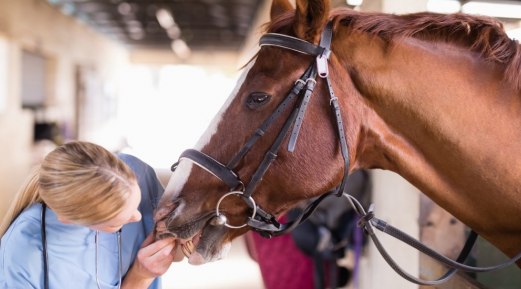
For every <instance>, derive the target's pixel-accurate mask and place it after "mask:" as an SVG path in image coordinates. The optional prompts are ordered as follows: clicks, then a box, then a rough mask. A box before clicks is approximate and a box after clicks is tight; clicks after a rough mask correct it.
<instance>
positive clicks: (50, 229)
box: [0, 141, 182, 289]
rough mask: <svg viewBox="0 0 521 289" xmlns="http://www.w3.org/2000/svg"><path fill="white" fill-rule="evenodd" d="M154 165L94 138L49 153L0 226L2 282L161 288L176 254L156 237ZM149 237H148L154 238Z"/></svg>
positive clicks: (171, 244) (170, 242)
mask: <svg viewBox="0 0 521 289" xmlns="http://www.w3.org/2000/svg"><path fill="white" fill-rule="evenodd" d="M162 193H163V188H162V186H161V185H160V183H159V180H158V179H157V177H156V174H155V172H154V170H153V169H152V168H151V167H150V166H148V165H147V164H145V163H144V162H142V161H141V160H139V159H137V158H135V157H133V156H130V155H125V154H119V155H114V154H112V153H110V152H109V151H107V150H106V149H104V148H102V147H100V146H98V145H95V144H92V143H88V142H80V141H75V142H70V143H67V144H65V145H62V146H60V147H58V148H56V149H55V150H54V151H52V152H51V153H49V154H48V155H47V156H46V157H45V159H44V160H43V162H42V164H41V165H40V167H39V168H38V169H36V170H35V172H34V173H33V174H32V176H31V177H30V178H29V180H28V182H27V184H26V185H25V186H24V187H23V188H22V190H21V191H20V192H19V193H18V194H17V196H16V198H15V201H14V202H13V204H12V205H11V207H10V209H9V211H8V213H7V216H6V218H5V219H4V221H3V222H2V224H1V226H0V236H1V237H2V239H1V243H0V288H1V289H4V288H10V289H11V288H42V289H45V288H78V289H81V288H86V289H87V288H89V289H91V288H100V289H103V288H160V287H161V286H160V280H159V278H156V277H158V276H160V275H162V274H163V273H164V272H166V270H167V269H168V267H169V265H170V264H171V263H172V261H175V260H179V258H182V254H176V251H180V250H176V248H175V247H176V246H175V240H174V239H173V238H170V239H163V240H160V241H157V242H153V237H152V234H151V232H152V231H153V228H154V221H153V210H154V208H155V206H156V204H157V202H158V201H159V198H160V197H161V194H162ZM147 236H148V237H147Z"/></svg>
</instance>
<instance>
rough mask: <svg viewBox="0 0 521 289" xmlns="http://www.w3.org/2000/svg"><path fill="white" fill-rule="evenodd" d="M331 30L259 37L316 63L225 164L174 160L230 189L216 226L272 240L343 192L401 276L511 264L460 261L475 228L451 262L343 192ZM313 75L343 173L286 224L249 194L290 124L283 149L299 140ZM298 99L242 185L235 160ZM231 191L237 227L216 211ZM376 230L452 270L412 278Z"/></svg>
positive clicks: (192, 153) (199, 157) (197, 158)
mask: <svg viewBox="0 0 521 289" xmlns="http://www.w3.org/2000/svg"><path fill="white" fill-rule="evenodd" d="M332 31H333V24H332V22H329V23H328V24H327V25H326V27H325V28H324V31H323V32H322V35H321V40H320V44H319V45H315V44H313V43H310V42H307V41H304V40H302V39H299V38H295V37H291V36H288V35H284V34H277V33H267V34H265V35H263V36H262V37H261V39H260V42H259V44H260V46H261V47H262V46H274V47H279V48H282V49H289V50H292V51H296V52H298V53H303V54H307V55H311V56H315V57H316V58H315V61H313V62H312V63H311V64H310V66H309V67H308V68H307V69H306V70H305V72H304V73H303V74H302V76H301V77H300V78H299V79H297V81H296V82H295V85H294V86H293V88H292V89H291V90H290V92H289V93H288V95H287V96H286V98H285V99H284V100H283V101H282V102H281V103H280V104H279V105H278V106H277V108H276V109H275V111H274V112H273V113H272V114H271V115H270V116H269V117H268V118H267V119H266V120H265V121H264V122H263V123H262V124H261V126H260V127H259V128H257V130H256V131H255V132H254V134H253V135H252V136H250V138H249V139H248V140H247V141H246V143H245V144H244V145H243V147H242V148H241V149H240V150H239V152H238V153H237V154H236V155H235V156H234V157H233V158H232V159H231V160H230V161H229V162H228V164H226V165H224V164H222V163H220V162H219V161H217V160H215V159H214V158H212V157H211V156H209V155H207V154H205V153H203V152H201V151H198V150H194V149H188V150H186V151H184V152H183V153H182V154H181V156H180V157H179V161H181V160H183V159H186V160H190V161H191V162H193V163H194V164H196V165H197V166H199V167H201V168H203V169H204V170H206V171H207V172H209V173H211V174H212V175H214V176H216V177H217V178H219V179H221V180H222V181H223V182H224V183H225V184H226V185H227V186H228V187H229V188H230V191H229V192H228V193H226V194H224V195H223V196H222V197H221V198H220V199H219V201H218V202H217V206H216V209H215V214H216V217H218V220H219V223H218V224H220V225H224V226H226V227H228V228H234V229H236V228H243V227H245V226H249V227H251V228H252V229H253V230H255V231H256V232H258V233H259V234H261V235H262V236H263V237H267V238H271V237H272V236H279V235H282V234H285V233H288V232H290V231H291V230H293V229H294V228H295V227H297V226H298V225H299V224H301V223H302V222H304V221H305V220H306V219H307V218H308V217H309V216H310V215H311V214H312V213H313V211H314V210H315V209H316V208H317V207H318V205H319V204H320V203H321V202H322V201H323V200H324V199H325V198H327V197H329V196H331V195H336V196H337V197H340V196H344V197H346V198H347V199H348V200H349V202H350V204H351V206H352V207H353V209H354V210H355V212H356V213H357V214H358V215H359V216H360V219H359V221H358V226H359V227H362V228H364V230H365V232H366V233H367V234H368V235H369V236H370V237H371V239H372V241H373V243H374V244H375V246H376V248H377V249H378V251H379V252H380V254H381V255H382V257H383V258H384V259H385V261H386V262H387V263H388V264H389V265H390V266H391V268H392V269H393V270H394V271H395V272H396V273H398V274H399V275H400V276H402V277H403V278H404V279H406V280H408V281H410V282H413V283H416V284H419V285H437V284H441V283H443V282H445V281H447V280H448V279H449V278H450V277H452V276H453V275H454V274H455V273H456V272H457V271H458V270H462V271H466V272H488V271H493V270H498V269H501V268H504V267H507V266H509V265H512V264H514V263H515V262H516V261H517V260H519V259H521V253H519V254H518V255H516V256H515V257H513V258H512V259H510V260H508V261H506V262H505V263H502V264H499V265H496V266H491V267H473V266H468V265H465V264H463V263H462V262H464V261H465V259H466V258H467V257H468V255H469V254H470V251H471V249H472V247H473V245H474V243H475V241H476V239H477V237H478V235H477V234H476V233H475V232H474V231H471V233H470V234H469V237H468V239H467V241H466V242H465V245H464V247H463V249H462V251H461V253H460V254H459V256H458V258H457V259H456V261H454V260H452V259H450V258H447V257H445V256H443V255H441V254H439V253H437V252H435V251H434V250H432V249H430V248H429V247H427V246H425V245H423V244H422V243H420V242H419V241H418V240H416V239H414V238H413V237H411V236H409V235H407V234H406V233H404V232H403V231H400V230H399V229H397V228H395V227H393V226H391V225H389V224H387V223H386V222H385V221H383V220H381V219H378V218H376V217H375V216H374V212H373V209H374V206H373V205H371V206H370V207H369V209H368V211H365V210H364V208H363V206H362V205H361V204H360V203H359V202H358V200H357V199H356V198H354V197H353V196H351V195H349V194H347V193H345V192H344V188H345V185H346V181H347V177H348V174H349V148H348V144H347V139H346V134H345V132H344V124H343V120H342V115H341V111H340V105H339V104H338V98H337V97H336V96H335V94H334V91H333V87H332V85H331V80H330V78H329V72H328V60H329V56H330V55H331V50H330V47H331V40H332V34H333V33H332ZM317 76H318V77H320V78H322V79H324V80H325V81H326V84H327V88H328V92H329V98H330V105H331V110H332V113H333V115H334V121H335V123H336V129H337V134H338V138H339V143H340V149H341V153H342V157H343V158H344V174H343V178H342V181H341V183H340V185H339V186H338V187H336V188H335V189H334V190H333V191H330V192H327V193H325V194H323V195H321V196H320V197H319V198H317V199H316V200H315V201H314V202H312V203H310V204H309V205H308V206H307V207H306V208H305V209H304V210H303V211H302V212H301V214H300V215H299V216H298V217H297V218H296V219H295V220H293V221H290V222H288V223H285V224H281V223H279V222H278V221H277V220H276V218H275V216H273V215H272V214H270V213H268V212H266V211H265V210H263V209H262V208H261V207H260V206H258V205H257V204H256V203H255V200H254V199H253V198H252V194H253V192H254V190H255V188H256V186H257V185H258V184H259V182H260V181H261V180H262V177H263V176H264V174H265V173H266V171H267V170H268V169H269V167H270V165H271V164H272V163H273V161H274V160H275V159H276V158H277V153H278V152H279V150H280V148H281V146H282V142H283V141H284V139H285V137H286V136H287V135H288V133H289V131H290V129H291V128H292V129H291V133H290V138H289V143H288V151H289V152H293V151H294V149H295V146H296V143H297V140H298V135H299V132H300V128H301V127H302V122H303V119H304V115H305V112H306V108H307V106H308V103H309V100H310V98H311V96H312V93H313V90H314V88H315V85H316V83H317V80H316V78H317ZM299 97H301V99H300V101H299V102H297V104H296V105H295V107H294V108H293V111H292V112H291V113H290V115H289V116H288V118H287V119H286V121H285V122H284V125H283V127H282V129H281V131H280V132H279V133H278V135H277V137H276V138H275V140H274V142H273V143H272V145H271V147H270V148H269V150H268V151H267V152H266V153H265V155H264V158H263V160H262V161H261V163H260V165H259V167H258V168H257V170H256V171H255V172H254V174H253V175H252V177H251V180H250V182H249V183H248V184H247V185H244V183H243V182H242V180H241V179H240V177H239V175H238V174H237V173H235V171H234V170H235V169H236V167H237V165H238V163H239V161H240V160H241V159H243V157H244V156H245V155H246V154H247V153H248V151H249V150H250V149H251V148H252V147H253V145H254V144H255V143H256V141H257V140H258V139H260V138H261V137H262V136H263V135H264V134H265V132H266V131H267V129H269V127H270V126H271V124H272V123H273V122H274V121H275V120H276V119H278V117H279V116H280V115H281V114H282V112H283V111H285V110H286V108H287V107H288V106H289V105H290V103H292V102H293V101H294V100H295V99H298V98H299ZM178 163H179V162H177V163H175V164H174V165H173V166H172V171H174V170H175V168H176V167H177V165H178ZM230 195H237V196H239V197H241V198H242V199H243V200H244V202H245V203H246V204H247V205H248V207H249V208H250V209H251V210H252V215H251V216H250V217H249V218H248V221H247V222H246V223H244V224H242V225H238V226H236V225H231V224H229V223H228V222H227V219H226V217H225V216H224V214H222V213H221V212H220V210H219V208H220V204H221V202H222V201H223V200H224V199H225V198H226V197H228V196H230ZM375 228H376V229H378V230H379V231H381V232H384V233H387V234H389V235H391V236H393V237H395V238H397V239H398V240H400V241H402V242H404V243H406V244H408V245H409V246H411V247H414V248H416V249H417V250H419V251H420V252H422V253H424V254H426V255H428V256H430V257H432V258H434V259H436V260H437V261H439V262H441V263H443V264H444V265H446V266H447V267H449V268H451V269H449V270H448V271H447V272H446V273H445V274H444V275H443V276H441V277H440V278H438V279H436V280H432V281H431V280H423V279H419V278H416V277H415V276H412V275H410V274H409V273H407V272H405V271H404V270H403V269H402V268H400V267H399V266H398V265H397V264H396V262H395V261H394V260H393V259H392V257H391V256H390V255H389V254H388V253H387V251H386V250H385V248H384V247H383V246H382V244H381V242H380V240H379V239H378V237H377V236H376V234H375V231H374V229H375Z"/></svg>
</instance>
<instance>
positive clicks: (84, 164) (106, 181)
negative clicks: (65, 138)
mask: <svg viewBox="0 0 521 289" xmlns="http://www.w3.org/2000/svg"><path fill="white" fill-rule="evenodd" d="M136 182H137V180H136V176H135V175H134V172H133V171H132V170H131V169H130V168H129V167H128V166H127V165H126V164H125V163H124V162H123V161H121V160H120V159H119V158H118V157H117V156H116V155H114V154H112V153H111V152H109V151H108V150H106V149H104V148H103V147H101V146H99V145H96V144H93V143H89V142H82V141H74V142H69V143H66V144H64V145H62V146H59V147H58V148H56V149H55V150H53V151H52V152H50V153H49V154H48V155H47V156H46V157H45V159H44V160H43V161H42V163H41V165H40V166H39V168H36V169H35V170H34V171H33V172H32V174H31V175H30V176H29V178H28V179H27V181H26V183H25V184H24V185H23V186H22V188H21V190H20V191H19V192H18V193H17V194H16V196H15V199H14V201H13V203H12V204H11V206H10V207H9V209H8V211H7V214H6V216H5V218H4V219H3V221H2V223H1V225H0V236H2V235H3V234H4V233H5V231H7V228H9V226H10V225H11V223H12V222H13V221H14V219H16V217H17V216H18V215H19V214H20V213H21V212H22V211H23V210H24V209H25V208H27V207H29V206H30V205H32V204H34V203H37V202H44V203H45V204H46V205H47V206H48V207H49V208H51V209H52V210H53V211H54V212H55V213H56V214H57V215H59V216H60V217H62V218H65V219H67V220H69V221H71V222H73V223H76V224H80V225H86V226H88V225H94V224H98V223H102V222H105V221H107V220H109V219H111V218H113V217H114V216H115V215H117V214H118V213H119V212H120V211H121V209H122V208H123V207H124V204H125V202H126V199H127V197H128V193H129V192H130V190H131V188H132V185H133V184H136Z"/></svg>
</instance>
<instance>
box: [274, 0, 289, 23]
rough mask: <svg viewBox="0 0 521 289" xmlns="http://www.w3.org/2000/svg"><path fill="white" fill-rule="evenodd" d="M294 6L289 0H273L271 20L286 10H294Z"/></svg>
mask: <svg viewBox="0 0 521 289" xmlns="http://www.w3.org/2000/svg"><path fill="white" fill-rule="evenodd" d="M292 10H293V6H291V3H289V0H273V2H272V3H271V11H270V17H271V20H273V19H275V18H276V17H277V16H279V15H281V14H284V13H285V12H288V11H292Z"/></svg>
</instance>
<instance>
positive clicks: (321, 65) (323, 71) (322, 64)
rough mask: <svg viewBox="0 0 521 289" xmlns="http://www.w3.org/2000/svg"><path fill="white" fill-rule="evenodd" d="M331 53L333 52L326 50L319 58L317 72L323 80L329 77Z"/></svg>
mask: <svg viewBox="0 0 521 289" xmlns="http://www.w3.org/2000/svg"><path fill="white" fill-rule="evenodd" d="M330 53H331V52H330V51H329V50H327V49H326V50H324V52H322V53H321V54H320V55H319V56H317V72H318V76H320V77H321V78H326V77H327V76H328V75H329V71H328V68H327V60H328V59H329V55H330Z"/></svg>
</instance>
